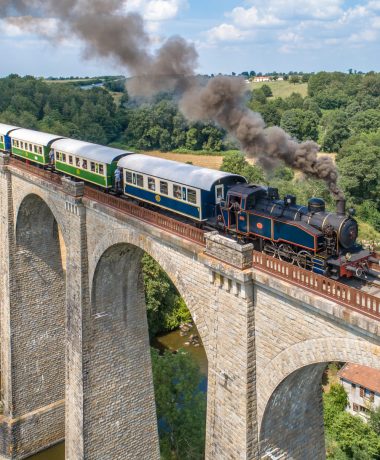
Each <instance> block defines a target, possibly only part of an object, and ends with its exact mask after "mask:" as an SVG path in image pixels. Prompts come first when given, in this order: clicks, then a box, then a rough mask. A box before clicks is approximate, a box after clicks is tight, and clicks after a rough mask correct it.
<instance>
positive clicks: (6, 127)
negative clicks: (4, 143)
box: [0, 123, 20, 136]
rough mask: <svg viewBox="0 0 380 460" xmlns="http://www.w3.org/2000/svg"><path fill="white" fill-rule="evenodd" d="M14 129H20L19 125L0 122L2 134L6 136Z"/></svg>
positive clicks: (0, 132)
mask: <svg viewBox="0 0 380 460" xmlns="http://www.w3.org/2000/svg"><path fill="white" fill-rule="evenodd" d="M13 129H20V128H19V127H18V126H12V125H5V124H4V123H0V134H1V135H3V136H5V135H7V134H8V133H9V131H12V130H13Z"/></svg>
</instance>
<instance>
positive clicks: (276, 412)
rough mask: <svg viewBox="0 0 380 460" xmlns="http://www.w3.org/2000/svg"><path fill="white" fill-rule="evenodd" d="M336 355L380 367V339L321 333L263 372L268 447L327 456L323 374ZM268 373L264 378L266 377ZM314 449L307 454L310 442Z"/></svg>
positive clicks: (262, 426) (261, 407) (261, 409)
mask: <svg viewBox="0 0 380 460" xmlns="http://www.w3.org/2000/svg"><path fill="white" fill-rule="evenodd" d="M331 361H341V362H352V363H355V364H360V365H363V366H369V367H374V368H377V369H380V344H378V343H376V342H374V341H373V342H372V341H368V339H367V340H364V339H360V338H333V337H326V338H319V339H312V340H306V341H304V342H299V343H297V344H295V345H293V346H292V347H290V348H288V349H286V350H284V351H283V352H281V353H279V354H278V355H277V356H276V357H275V358H274V359H273V360H272V361H271V362H270V363H269V365H268V366H266V367H265V370H262V371H261V373H264V372H265V377H264V376H263V375H261V376H258V377H259V378H258V380H259V381H265V385H262V387H261V388H259V392H260V393H261V394H260V397H259V399H258V419H259V420H258V421H259V433H260V444H261V449H262V453H264V452H266V451H272V452H273V453H278V454H284V453H285V454H286V457H285V458H294V459H308V458H310V459H321V460H322V459H324V458H325V446H324V427H323V407H322V391H321V378H322V373H323V371H324V369H325V367H326V365H327V364H328V363H329V362H331ZM261 379H263V380H261ZM311 445H312V446H314V447H315V448H314V449H313V452H312V453H310V456H308V455H309V454H306V453H305V452H307V449H308V448H309V447H310V446H311Z"/></svg>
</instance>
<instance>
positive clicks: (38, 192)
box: [13, 183, 69, 247]
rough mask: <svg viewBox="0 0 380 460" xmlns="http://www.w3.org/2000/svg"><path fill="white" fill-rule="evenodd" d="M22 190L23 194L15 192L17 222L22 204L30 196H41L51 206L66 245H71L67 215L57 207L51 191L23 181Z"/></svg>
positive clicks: (14, 205)
mask: <svg viewBox="0 0 380 460" xmlns="http://www.w3.org/2000/svg"><path fill="white" fill-rule="evenodd" d="M22 192H23V193H22V194H20V193H17V194H16V193H14V194H13V208H14V217H15V222H17V220H18V216H19V213H20V209H21V208H22V205H23V203H24V202H25V200H26V199H27V198H28V197H29V196H36V197H38V198H40V199H41V200H42V201H43V202H44V203H45V204H46V206H47V207H48V208H49V210H50V212H51V214H52V215H53V216H54V219H55V221H56V222H57V224H58V228H59V229H60V231H61V234H62V238H63V241H64V243H65V247H69V245H68V243H69V240H68V234H69V230H68V226H67V223H66V219H65V215H64V213H63V212H61V211H60V210H59V208H58V207H57V205H56V203H55V200H54V199H53V198H52V196H51V193H48V192H45V191H44V190H43V189H42V188H40V187H36V186H35V185H32V184H28V185H25V183H23V186H22ZM62 211H63V210H62ZM15 231H16V226H15Z"/></svg>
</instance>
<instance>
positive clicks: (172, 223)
mask: <svg viewBox="0 0 380 460" xmlns="http://www.w3.org/2000/svg"><path fill="white" fill-rule="evenodd" d="M84 196H85V197H86V198H89V199H91V200H95V201H98V202H99V203H102V204H105V205H107V206H110V207H111V208H114V209H117V210H118V211H121V212H124V213H126V214H129V215H130V216H133V217H136V218H137V219H140V220H142V221H144V222H148V223H149V224H152V225H154V226H156V227H159V228H162V229H164V230H167V231H168V232H170V233H174V234H176V235H179V236H181V237H182V238H185V239H187V240H190V241H193V242H194V243H198V244H200V245H202V246H206V240H205V231H204V230H201V229H200V228H197V227H194V226H192V225H189V224H185V223H184V222H179V221H178V220H175V219H172V218H170V217H167V216H164V215H162V214H159V213H158V212H155V211H151V210H149V209H146V208H143V207H141V206H138V205H136V204H133V203H131V202H129V201H126V200H122V199H120V198H118V197H115V196H112V195H109V194H107V193H104V192H101V191H99V190H95V189H93V188H91V187H89V186H85V189H84Z"/></svg>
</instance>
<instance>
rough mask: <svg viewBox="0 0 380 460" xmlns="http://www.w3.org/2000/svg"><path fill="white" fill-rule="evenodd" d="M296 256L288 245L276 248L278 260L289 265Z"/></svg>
mask: <svg viewBox="0 0 380 460" xmlns="http://www.w3.org/2000/svg"><path fill="white" fill-rule="evenodd" d="M296 257H297V254H296V253H295V252H294V250H293V248H292V247H291V246H290V245H289V244H284V243H282V244H280V246H279V247H278V258H279V259H280V260H282V261H283V262H289V263H290V264H292V263H294V260H295V258H296Z"/></svg>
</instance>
